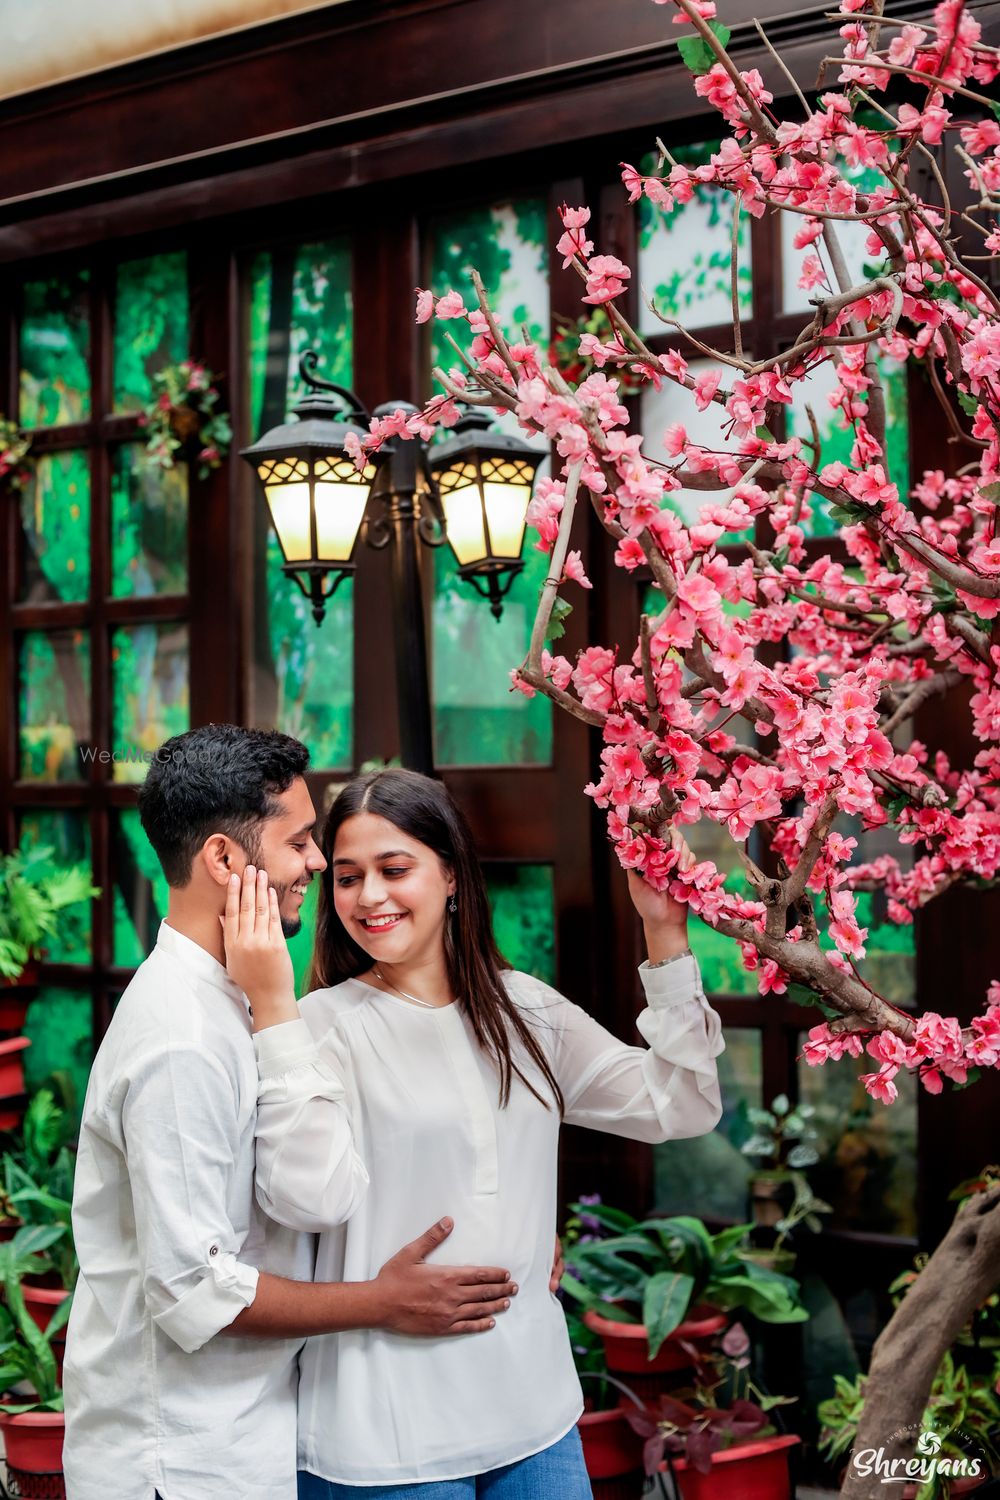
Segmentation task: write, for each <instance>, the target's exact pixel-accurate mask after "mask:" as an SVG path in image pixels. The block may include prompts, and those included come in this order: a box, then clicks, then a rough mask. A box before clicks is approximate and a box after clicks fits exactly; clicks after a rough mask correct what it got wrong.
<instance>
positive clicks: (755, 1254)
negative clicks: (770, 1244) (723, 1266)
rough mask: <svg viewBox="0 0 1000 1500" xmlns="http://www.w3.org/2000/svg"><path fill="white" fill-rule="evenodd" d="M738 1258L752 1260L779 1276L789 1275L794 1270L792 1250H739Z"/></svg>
mask: <svg viewBox="0 0 1000 1500" xmlns="http://www.w3.org/2000/svg"><path fill="white" fill-rule="evenodd" d="M739 1257H740V1260H749V1261H752V1262H753V1264H754V1265H755V1266H761V1267H763V1269H764V1270H765V1271H777V1273H778V1275H779V1276H791V1274H792V1272H793V1271H794V1270H795V1260H796V1256H795V1251H794V1250H740V1251H739Z"/></svg>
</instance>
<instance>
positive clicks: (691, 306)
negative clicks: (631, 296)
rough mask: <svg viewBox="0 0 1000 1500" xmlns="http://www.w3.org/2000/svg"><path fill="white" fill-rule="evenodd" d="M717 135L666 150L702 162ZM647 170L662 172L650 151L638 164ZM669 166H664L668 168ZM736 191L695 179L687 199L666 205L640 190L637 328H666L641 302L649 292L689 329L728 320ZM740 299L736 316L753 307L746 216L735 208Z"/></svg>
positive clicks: (685, 162)
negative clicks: (639, 287) (640, 291)
mask: <svg viewBox="0 0 1000 1500" xmlns="http://www.w3.org/2000/svg"><path fill="white" fill-rule="evenodd" d="M719 145H720V143H719V142H718V141H706V142H704V143H703V144H701V145H697V146H677V147H674V148H672V152H671V154H672V155H673V157H674V159H675V160H676V161H678V162H679V163H680V164H681V165H682V166H685V167H690V168H695V167H700V166H704V165H705V164H706V163H707V162H708V160H709V158H710V157H711V155H712V153H713V152H714V151H717V150H718V149H719ZM642 169H643V171H644V172H646V173H649V174H652V175H662V174H661V173H660V172H659V170H658V168H657V165H656V158H655V157H647V158H646V159H645V160H644V161H643V163H642ZM666 170H667V171H668V172H669V170H670V169H669V165H668V166H667V169H666ZM733 202H734V200H733V196H732V194H731V193H728V192H726V191H725V190H724V189H721V188H717V187H710V186H707V185H705V184H702V183H696V184H695V188H694V196H693V197H692V199H691V201H690V202H689V203H675V204H674V206H673V207H672V208H670V209H667V210H664V209H662V208H659V207H657V205H656V204H653V203H650V201H649V199H648V198H646V197H643V198H641V199H640V200H639V203H638V205H637V212H638V215H639V267H638V280H639V283H640V284H641V286H642V288H643V298H642V310H641V312H640V314H639V331H640V333H666V332H670V331H672V330H669V329H668V328H667V327H666V326H665V324H663V323H662V322H661V321H660V319H659V318H657V317H656V315H655V314H654V313H652V312H650V310H649V307H648V306H647V305H646V304H647V302H648V300H649V298H650V297H652V299H653V301H654V302H655V304H656V307H657V308H658V310H659V311H660V312H661V313H663V314H664V316H665V317H668V318H676V319H678V321H680V322H682V323H684V324H685V325H686V326H687V327H689V328H705V327H707V326H708V325H709V324H712V323H727V324H731V323H732V317H733V301H732V272H731V265H732V239H733ZM737 255H738V272H737V300H738V302H739V309H740V316H741V318H747V317H749V316H750V314H751V312H752V310H753V299H752V294H751V286H752V270H751V253H750V219H749V216H748V215H747V214H745V213H743V214H741V215H740V224H739V232H738V238H737Z"/></svg>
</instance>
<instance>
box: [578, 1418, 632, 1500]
mask: <svg viewBox="0 0 1000 1500" xmlns="http://www.w3.org/2000/svg"><path fill="white" fill-rule="evenodd" d="M577 1426H578V1427H579V1429H580V1440H581V1442H582V1444H583V1457H584V1461H585V1463H586V1465H587V1474H588V1475H589V1477H590V1480H591V1483H592V1487H593V1491H594V1500H639V1496H640V1495H641V1493H642V1489H643V1478H644V1476H643V1470H642V1438H641V1437H639V1435H638V1434H637V1433H635V1432H633V1431H632V1429H631V1427H630V1426H629V1425H628V1423H627V1422H626V1420H625V1413H624V1412H623V1411H622V1409H621V1407H618V1406H616V1407H613V1408H612V1409H611V1410H610V1411H585V1412H584V1414H583V1416H582V1417H581V1418H580V1420H579V1422H578V1423H577Z"/></svg>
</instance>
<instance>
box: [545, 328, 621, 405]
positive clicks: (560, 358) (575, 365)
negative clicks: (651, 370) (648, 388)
mask: <svg viewBox="0 0 1000 1500" xmlns="http://www.w3.org/2000/svg"><path fill="white" fill-rule="evenodd" d="M627 352H628V351H627V349H626V347H625V345H624V344H623V343H622V342H621V340H620V338H619V337H618V335H617V334H616V332H615V327H614V324H613V323H612V321H611V319H610V317H609V316H608V312H607V309H606V308H604V307H595V308H593V309H591V311H590V312H588V313H582V314H581V315H580V317H578V318H575V319H572V320H571V319H568V318H560V319H559V320H558V325H557V332H556V336H555V338H554V339H553V341H552V343H551V344H550V345H549V364H550V365H552V366H553V367H554V368H555V369H557V370H558V371H559V372H560V374H561V375H562V376H563V377H564V378H565V379H566V380H568V381H569V382H570V384H572V385H576V384H578V383H579V382H580V381H583V380H586V378H587V376H588V375H592V374H593V373H594V371H595V370H603V368H604V366H605V364H606V363H608V361H609V360H610V361H611V363H612V375H613V377H614V379H615V380H617V381H618V388H619V390H620V391H621V393H622V395H623V396H635V395H637V394H638V392H639V391H640V390H641V388H642V381H641V379H640V378H639V377H638V376H637V375H634V374H633V373H632V371H630V370H625V369H623V368H622V367H621V366H620V365H619V364H618V363H617V361H619V360H620V359H621V357H622V356H623V355H624V354H627Z"/></svg>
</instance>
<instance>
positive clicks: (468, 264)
mask: <svg viewBox="0 0 1000 1500" xmlns="http://www.w3.org/2000/svg"><path fill="white" fill-rule="evenodd" d="M430 239H431V263H430V265H431V268H430V278H431V287H432V289H433V291H434V294H435V296H442V295H443V294H444V293H445V292H447V291H456V292H460V293H461V295H462V298H463V300H464V302H465V305H466V307H475V306H476V296H475V292H474V291H473V287H472V282H471V280H470V272H471V271H473V270H475V271H478V272H479V274H480V276H481V277H482V278H483V285H484V286H485V288H486V292H487V295H488V296H489V299H490V305H491V307H492V308H493V311H494V312H495V314H496V317H497V321H498V322H499V324H500V327H501V328H502V329H503V330H504V332H505V333H506V334H507V335H508V337H510V338H512V339H514V340H518V341H519V340H520V339H521V329H522V328H523V327H526V328H527V330H528V336H529V337H530V338H531V339H533V340H538V341H541V342H547V340H548V336H549V265H548V224H547V218H546V207H545V202H544V200H543V199H541V198H520V199H517V200H515V201H513V202H506V203H494V204H484V205H483V206H482V207H480V208H474V209H467V210H465V211H464V212H462V213H460V214H451V215H449V216H448V217H446V218H441V219H437V220H435V221H434V223H433V224H432V225H431V230H430ZM430 332H431V365H432V367H433V366H434V365H440V366H441V367H442V369H445V370H448V369H450V368H451V367H452V366H453V365H454V364H456V363H457V358H456V355H455V351H454V349H453V348H452V347H451V344H450V343H449V342H448V335H449V334H450V335H451V337H452V338H454V339H455V341H456V343H457V344H458V345H459V347H460V348H462V349H468V347H469V345H470V343H471V342H472V334H471V331H470V329H469V325H468V323H467V322H466V321H465V319H464V318H454V319H451V320H450V321H448V322H445V323H438V322H436V321H435V322H433V323H432V324H431V325H430ZM500 425H501V426H503V427H505V428H507V427H509V428H510V430H512V431H517V430H518V429H517V424H516V422H515V421H514V419H513V417H511V418H509V419H508V418H505V419H504V421H503V422H502V423H501V424H500Z"/></svg>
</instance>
